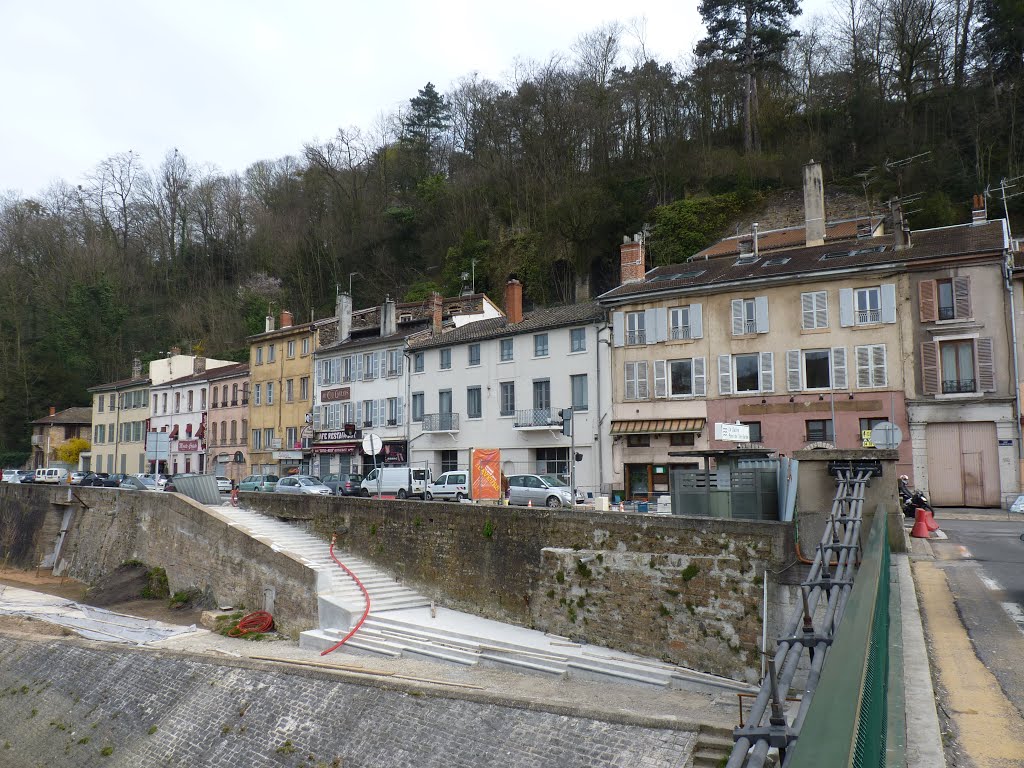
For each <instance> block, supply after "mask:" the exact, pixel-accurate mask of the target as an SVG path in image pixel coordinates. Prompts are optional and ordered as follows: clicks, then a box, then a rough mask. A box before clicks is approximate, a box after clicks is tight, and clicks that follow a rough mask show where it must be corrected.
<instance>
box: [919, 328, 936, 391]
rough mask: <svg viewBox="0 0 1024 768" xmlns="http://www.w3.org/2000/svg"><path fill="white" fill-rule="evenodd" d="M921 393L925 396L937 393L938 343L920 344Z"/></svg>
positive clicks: (927, 342)
mask: <svg viewBox="0 0 1024 768" xmlns="http://www.w3.org/2000/svg"><path fill="white" fill-rule="evenodd" d="M921 391H922V392H923V393H924V394H926V395H935V394H938V392H939V343H938V342H937V341H923V342H921Z"/></svg>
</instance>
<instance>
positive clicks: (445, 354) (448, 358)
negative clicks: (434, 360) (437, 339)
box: [439, 347, 452, 371]
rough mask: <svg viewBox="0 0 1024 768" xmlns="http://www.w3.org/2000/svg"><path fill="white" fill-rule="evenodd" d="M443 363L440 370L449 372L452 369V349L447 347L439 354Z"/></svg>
mask: <svg viewBox="0 0 1024 768" xmlns="http://www.w3.org/2000/svg"><path fill="white" fill-rule="evenodd" d="M439 355H440V358H441V363H440V368H441V370H442V371H447V370H448V369H449V368H451V367H452V350H451V347H445V348H444V349H442V350H441V351H440V352H439Z"/></svg>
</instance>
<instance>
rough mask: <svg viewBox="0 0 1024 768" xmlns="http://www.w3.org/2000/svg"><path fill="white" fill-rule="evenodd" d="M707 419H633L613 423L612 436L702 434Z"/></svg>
mask: <svg viewBox="0 0 1024 768" xmlns="http://www.w3.org/2000/svg"><path fill="white" fill-rule="evenodd" d="M707 423H708V420H707V419H633V420H630V421H613V422H612V434H613V435H661V434H669V433H671V432H702V431H703V430H704V426H705V425H706V424H707Z"/></svg>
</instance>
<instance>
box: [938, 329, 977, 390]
mask: <svg viewBox="0 0 1024 768" xmlns="http://www.w3.org/2000/svg"><path fill="white" fill-rule="evenodd" d="M939 364H940V366H941V371H942V394H944V395H952V394H960V393H963V392H975V391H977V381H976V380H975V376H974V340H973V339H963V340H960V341H944V342H942V343H940V344H939Z"/></svg>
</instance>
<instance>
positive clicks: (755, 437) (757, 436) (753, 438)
mask: <svg viewBox="0 0 1024 768" xmlns="http://www.w3.org/2000/svg"><path fill="white" fill-rule="evenodd" d="M740 424H742V425H743V426H745V427H750V442H752V443H760V442H762V435H761V422H760V421H741V422H740Z"/></svg>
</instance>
